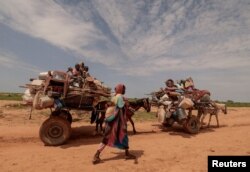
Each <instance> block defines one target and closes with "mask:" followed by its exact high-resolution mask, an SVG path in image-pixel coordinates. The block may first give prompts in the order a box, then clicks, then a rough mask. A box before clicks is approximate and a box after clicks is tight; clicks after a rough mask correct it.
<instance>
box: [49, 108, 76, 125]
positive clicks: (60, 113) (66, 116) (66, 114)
mask: <svg viewBox="0 0 250 172" xmlns="http://www.w3.org/2000/svg"><path fill="white" fill-rule="evenodd" d="M51 116H59V117H61V118H63V119H66V120H67V121H69V123H70V124H71V123H72V115H71V114H70V113H69V112H68V111H66V110H59V111H53V112H52V113H51Z"/></svg>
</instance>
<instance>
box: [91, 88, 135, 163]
mask: <svg viewBox="0 0 250 172" xmlns="http://www.w3.org/2000/svg"><path fill="white" fill-rule="evenodd" d="M125 90H126V87H125V85H123V84H118V85H117V86H116V87H115V96H114V97H113V98H112V102H113V103H114V105H115V110H114V113H113V114H112V115H111V116H109V117H108V118H107V119H106V120H105V121H106V125H105V131H104V136H103V139H102V142H101V143H100V146H99V148H98V150H97V152H96V154H95V156H94V159H93V161H92V162H93V164H97V163H99V162H100V161H101V159H100V154H101V152H102V151H103V149H104V148H105V147H106V145H108V146H110V147H116V148H119V149H123V150H125V159H135V158H136V157H135V156H134V155H132V154H130V153H129V151H128V149H129V145H128V134H127V119H126V103H125V98H124V97H123V95H124V94H125Z"/></svg>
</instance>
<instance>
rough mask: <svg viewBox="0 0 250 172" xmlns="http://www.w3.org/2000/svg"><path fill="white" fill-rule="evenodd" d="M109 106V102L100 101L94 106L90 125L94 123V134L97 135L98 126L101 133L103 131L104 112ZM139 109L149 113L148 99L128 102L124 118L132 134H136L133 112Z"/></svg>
mask: <svg viewBox="0 0 250 172" xmlns="http://www.w3.org/2000/svg"><path fill="white" fill-rule="evenodd" d="M110 105H111V103H110V101H102V102H99V103H98V104H97V105H96V106H95V110H93V111H92V116H91V123H94V122H95V123H96V130H95V133H98V128H99V126H100V129H101V131H103V127H102V124H103V122H104V119H105V112H106V110H107V108H108V107H109V106H110ZM141 107H142V108H144V109H145V110H146V111H147V112H150V110H151V105H150V102H149V99H148V98H142V99H137V100H136V101H129V103H128V107H127V111H126V116H127V120H128V121H130V123H131V125H132V127H133V133H134V134H136V129H135V125H134V121H133V120H132V116H133V115H134V112H136V111H137V110H138V109H140V108H141ZM100 114H101V116H100Z"/></svg>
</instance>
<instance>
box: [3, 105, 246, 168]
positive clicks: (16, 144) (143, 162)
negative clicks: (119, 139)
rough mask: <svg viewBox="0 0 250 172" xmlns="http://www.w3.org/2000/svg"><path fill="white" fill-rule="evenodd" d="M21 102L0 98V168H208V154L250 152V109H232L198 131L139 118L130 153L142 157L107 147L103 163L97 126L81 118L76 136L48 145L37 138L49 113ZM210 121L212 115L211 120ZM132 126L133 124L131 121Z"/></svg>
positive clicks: (130, 133) (75, 127)
mask: <svg viewBox="0 0 250 172" xmlns="http://www.w3.org/2000/svg"><path fill="white" fill-rule="evenodd" d="M13 103H16V102H11V103H10V102H8V101H0V107H1V108H0V169H1V172H5V171H13V172H19V171H25V172H29V171H32V172H37V171H38V172H39V171H48V172H49V171H53V172H54V171H58V172H64V171H72V172H79V171H91V172H92V171H98V172H100V171H103V170H107V171H109V172H112V171H119V172H120V171H127V172H133V171H137V172H139V171H143V172H151V171H152V172H155V171H168V172H171V171H173V172H177V171H186V172H189V171H207V156H208V155H250V134H249V130H250V116H249V115H250V108H229V110H228V114H227V115H224V114H220V116H219V120H220V124H221V127H220V128H216V127H215V124H216V120H215V119H212V127H211V128H204V129H202V130H201V132H200V133H199V134H197V135H190V134H186V133H184V132H183V130H182V128H181V127H179V126H177V125H175V126H174V127H173V128H169V129H164V128H162V127H161V125H159V123H158V122H157V119H155V121H149V122H140V123H138V122H137V123H136V124H135V125H136V128H137V131H138V134H136V135H133V134H132V132H129V136H130V137H129V139H130V148H131V152H132V153H133V154H135V155H136V156H137V157H138V158H137V160H124V153H123V152H122V151H120V150H118V149H114V148H109V147H107V148H106V149H105V150H104V152H103V154H102V155H101V159H102V160H103V162H102V163H100V164H97V165H92V163H91V160H92V158H93V155H94V153H95V151H96V149H97V147H98V145H99V143H100V141H101V136H93V135H92V133H93V131H94V126H93V125H90V124H89V123H88V122H84V121H82V120H78V121H77V122H74V123H73V124H72V127H73V133H72V137H71V139H70V140H69V141H68V142H67V143H66V144H65V145H62V146H58V147H46V146H44V145H43V143H42V142H41V141H40V139H39V137H38V132H39V127H40V125H41V123H42V122H43V121H44V120H45V119H46V118H47V116H46V112H42V113H41V112H39V113H38V111H35V112H33V117H32V120H28V112H29V109H26V108H20V109H19V108H18V107H11V106H10V104H13ZM206 120H207V119H206ZM128 130H129V131H131V130H132V128H131V126H130V125H129V127H128Z"/></svg>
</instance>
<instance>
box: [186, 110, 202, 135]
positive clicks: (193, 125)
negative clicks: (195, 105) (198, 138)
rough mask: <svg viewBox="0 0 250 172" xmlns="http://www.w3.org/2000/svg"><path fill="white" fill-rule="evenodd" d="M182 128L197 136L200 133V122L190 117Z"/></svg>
mask: <svg viewBox="0 0 250 172" xmlns="http://www.w3.org/2000/svg"><path fill="white" fill-rule="evenodd" d="M183 127H184V129H185V130H186V131H187V132H188V133H190V134H197V133H199V131H200V121H199V119H198V118H197V117H196V116H194V115H192V116H191V117H189V118H188V119H187V120H186V122H185V123H184V125H183Z"/></svg>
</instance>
